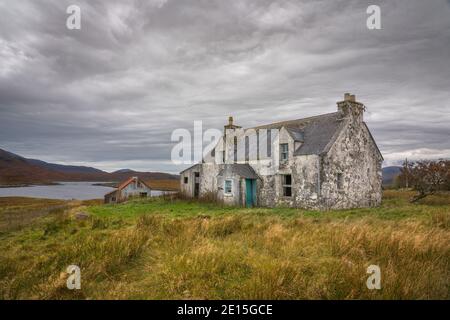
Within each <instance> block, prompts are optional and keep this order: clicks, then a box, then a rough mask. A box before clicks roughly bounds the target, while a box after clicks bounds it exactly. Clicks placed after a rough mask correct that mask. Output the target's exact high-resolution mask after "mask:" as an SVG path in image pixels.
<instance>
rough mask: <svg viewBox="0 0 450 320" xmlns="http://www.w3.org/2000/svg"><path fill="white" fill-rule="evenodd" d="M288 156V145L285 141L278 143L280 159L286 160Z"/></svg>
mask: <svg viewBox="0 0 450 320" xmlns="http://www.w3.org/2000/svg"><path fill="white" fill-rule="evenodd" d="M288 157H289V145H288V144H287V143H282V144H280V161H281V162H286V161H287V160H288Z"/></svg>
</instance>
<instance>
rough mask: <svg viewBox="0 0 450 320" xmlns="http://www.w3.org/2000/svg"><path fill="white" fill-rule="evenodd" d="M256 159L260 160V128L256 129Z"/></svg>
mask: <svg viewBox="0 0 450 320" xmlns="http://www.w3.org/2000/svg"><path fill="white" fill-rule="evenodd" d="M256 160H259V130H256Z"/></svg>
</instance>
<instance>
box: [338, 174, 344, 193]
mask: <svg viewBox="0 0 450 320" xmlns="http://www.w3.org/2000/svg"><path fill="white" fill-rule="evenodd" d="M336 187H337V189H338V191H342V190H344V174H343V173H342V172H338V173H337V175H336Z"/></svg>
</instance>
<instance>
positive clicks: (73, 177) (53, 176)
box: [0, 149, 179, 185]
mask: <svg viewBox="0 0 450 320" xmlns="http://www.w3.org/2000/svg"><path fill="white" fill-rule="evenodd" d="M130 176H138V177H140V178H141V179H144V180H178V179H179V176H177V175H172V174H169V173H164V172H139V171H133V170H130V169H124V170H118V171H116V172H113V173H108V172H105V171H102V170H99V169H96V168H92V167H85V166H71V165H61V164H55V163H48V162H45V161H41V160H36V159H27V158H24V157H22V156H19V155H17V154H14V153H12V152H8V151H6V150H2V149H0V185H20V184H41V183H42V184H46V183H52V182H57V181H105V182H117V181H122V180H125V179H127V178H129V177H130Z"/></svg>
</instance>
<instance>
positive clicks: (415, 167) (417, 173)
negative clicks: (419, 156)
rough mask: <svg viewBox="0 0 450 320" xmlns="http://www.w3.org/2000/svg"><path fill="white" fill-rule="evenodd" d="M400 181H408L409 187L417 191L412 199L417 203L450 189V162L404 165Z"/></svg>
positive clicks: (418, 162)
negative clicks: (440, 191)
mask: <svg viewBox="0 0 450 320" xmlns="http://www.w3.org/2000/svg"><path fill="white" fill-rule="evenodd" d="M400 179H401V180H403V181H408V182H409V185H410V186H411V187H412V188H413V189H414V190H415V191H417V194H416V195H415V196H414V197H413V198H412V199H411V202H416V201H418V200H420V199H423V198H425V197H426V196H428V195H431V194H434V193H436V192H437V191H439V190H445V189H448V187H449V185H450V161H449V160H437V161H430V160H425V161H416V162H409V163H408V162H406V161H405V163H404V165H403V168H402V171H401V174H400Z"/></svg>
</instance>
